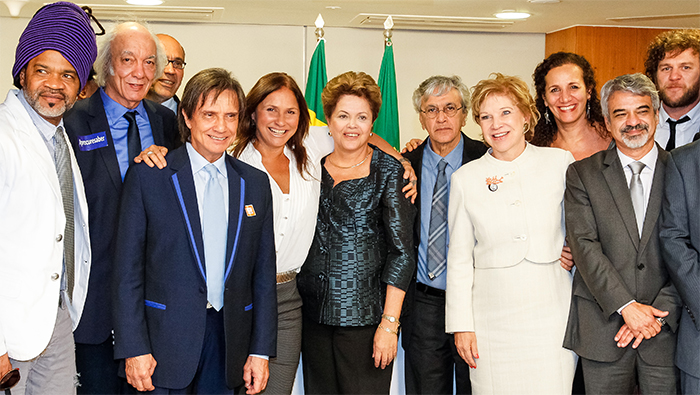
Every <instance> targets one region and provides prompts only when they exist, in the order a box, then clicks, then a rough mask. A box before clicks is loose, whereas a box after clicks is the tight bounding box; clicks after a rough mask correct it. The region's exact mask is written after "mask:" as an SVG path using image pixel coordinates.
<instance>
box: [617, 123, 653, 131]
mask: <svg viewBox="0 0 700 395" xmlns="http://www.w3.org/2000/svg"><path fill="white" fill-rule="evenodd" d="M633 130H639V131H645V132H648V131H649V125H647V124H646V123H638V124H636V125H627V126H625V127H624V128H622V129H620V132H622V133H629V132H631V131H633Z"/></svg>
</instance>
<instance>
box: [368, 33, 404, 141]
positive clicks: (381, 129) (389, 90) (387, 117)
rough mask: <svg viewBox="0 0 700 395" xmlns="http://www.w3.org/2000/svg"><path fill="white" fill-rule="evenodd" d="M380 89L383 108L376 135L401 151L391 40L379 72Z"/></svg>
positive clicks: (386, 46) (377, 121) (377, 122)
mask: <svg viewBox="0 0 700 395" xmlns="http://www.w3.org/2000/svg"><path fill="white" fill-rule="evenodd" d="M377 83H378V84H379V89H380V90H381V91H382V108H381V110H380V111H379V115H378V116H377V120H376V121H375V122H374V133H376V134H377V135H378V136H380V137H381V138H383V139H384V140H386V141H387V142H388V143H389V144H391V146H392V147H394V148H395V149H397V150H398V149H399V103H398V95H397V94H396V68H395V67H394V46H393V45H392V43H391V39H389V40H387V42H386V45H385V46H384V57H383V58H382V66H381V68H380V70H379V80H378V81H377Z"/></svg>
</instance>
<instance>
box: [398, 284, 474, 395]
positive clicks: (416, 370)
mask: <svg viewBox="0 0 700 395" xmlns="http://www.w3.org/2000/svg"><path fill="white" fill-rule="evenodd" d="M402 321H403V325H404V327H406V326H408V325H410V327H411V328H410V332H407V331H404V332H403V336H406V335H407V334H408V335H409V336H410V338H408V339H406V340H404V342H403V343H404V345H406V346H407V347H405V348H404V352H405V360H404V363H405V375H406V393H407V394H448V395H452V394H453V388H452V387H453V382H456V384H457V394H471V393H472V388H471V383H470V382H469V365H467V363H466V362H464V360H463V359H462V358H461V357H460V356H459V354H458V353H457V349H456V348H455V342H454V336H452V335H449V334H446V333H445V297H444V296H438V295H429V294H426V293H424V292H421V291H416V293H415V299H414V303H413V309H412V310H411V313H410V315H409V316H407V317H405V318H404V319H403V320H402ZM409 333H410V334H409Z"/></svg>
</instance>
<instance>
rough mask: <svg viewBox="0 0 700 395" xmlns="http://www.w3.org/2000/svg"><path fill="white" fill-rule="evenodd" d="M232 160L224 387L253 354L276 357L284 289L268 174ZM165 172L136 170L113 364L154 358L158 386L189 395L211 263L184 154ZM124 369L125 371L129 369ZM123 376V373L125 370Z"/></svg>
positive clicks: (125, 214)
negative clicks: (208, 263)
mask: <svg viewBox="0 0 700 395" xmlns="http://www.w3.org/2000/svg"><path fill="white" fill-rule="evenodd" d="M224 155H225V157H226V169H227V175H228V190H229V196H228V201H229V206H228V207H229V210H228V237H227V246H226V266H225V272H224V273H225V278H224V285H225V288H224V308H223V310H222V311H223V314H224V331H225V343H226V382H227V384H228V386H229V387H230V388H234V387H237V386H239V385H241V384H242V383H243V366H244V364H245V361H246V359H247V358H248V355H249V354H260V355H268V356H270V357H274V356H275V354H276V349H277V348H276V339H277V284H276V278H275V273H276V264H275V241H274V229H273V225H272V221H273V220H272V218H273V213H272V195H271V193H270V183H269V181H268V177H267V175H266V174H265V173H263V172H261V171H259V170H257V169H254V168H253V167H251V166H249V165H246V164H245V163H243V162H241V161H239V160H238V159H235V158H233V157H231V156H229V155H226V154H224ZM167 161H168V167H166V168H165V169H163V170H159V169H158V168H150V167H148V166H146V165H145V164H138V165H134V166H132V167H131V168H129V171H128V172H127V175H126V178H125V180H124V192H123V194H122V203H123V204H122V205H121V208H120V210H119V230H118V233H117V241H116V245H117V253H116V257H115V267H114V284H113V290H114V292H113V300H112V302H113V308H114V309H113V314H114V337H115V345H114V357H115V358H117V359H122V358H128V357H134V356H138V355H143V354H147V353H151V354H153V357H154V358H155V360H156V362H157V363H158V366H157V367H156V369H155V372H154V374H153V376H152V378H153V384H154V385H155V386H158V387H165V388H184V387H185V386H187V385H188V384H189V383H190V382H191V381H192V379H193V378H194V375H195V373H196V372H197V367H198V363H199V357H200V354H201V353H202V344H203V342H204V337H205V328H206V322H207V309H206V306H207V290H206V285H207V284H206V280H205V278H206V277H205V276H206V262H205V256H204V241H203V239H202V230H201V220H200V215H199V208H198V206H197V194H196V190H195V185H194V178H193V176H192V166H191V163H190V159H189V156H188V154H187V149H186V148H185V147H181V148H179V149H177V150H175V151H173V152H171V153H169V154H168V156H167ZM122 366H123V364H122ZM119 374H120V375H122V376H123V375H124V369H123V368H121V369H120V370H119Z"/></svg>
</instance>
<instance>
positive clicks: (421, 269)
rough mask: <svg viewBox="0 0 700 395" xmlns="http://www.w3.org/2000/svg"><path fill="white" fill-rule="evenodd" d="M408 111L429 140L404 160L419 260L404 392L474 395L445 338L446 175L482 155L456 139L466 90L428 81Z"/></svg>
mask: <svg viewBox="0 0 700 395" xmlns="http://www.w3.org/2000/svg"><path fill="white" fill-rule="evenodd" d="M413 106H414V108H415V109H416V112H418V117H419V119H420V123H421V126H422V127H423V129H424V130H425V131H427V132H428V138H427V139H426V140H425V141H424V142H423V143H422V144H421V145H420V146H419V147H418V148H416V149H415V150H413V151H412V152H409V153H407V154H405V157H406V158H407V159H408V160H410V162H411V165H412V166H413V168H414V169H415V170H416V175H417V176H418V186H417V187H418V191H419V193H418V199H416V207H418V209H419V215H418V217H417V220H416V223H415V229H414V245H415V248H416V254H417V257H418V267H417V271H416V276H415V281H413V282H412V283H411V285H410V286H409V290H408V292H407V293H406V298H405V300H404V311H403V313H402V314H401V316H402V317H403V319H402V321H403V326H402V328H403V332H402V339H403V340H402V345H403V348H404V351H405V354H406V358H405V366H406V393H408V394H452V393H453V389H452V383H453V381H455V380H454V379H453V372H454V373H455V374H456V383H457V393H458V394H468V393H471V384H470V382H469V367H468V366H467V364H466V363H465V362H464V360H462V358H460V357H459V354H457V351H456V349H455V346H454V339H453V336H452V335H448V334H446V333H445V284H446V281H445V279H446V274H447V273H446V271H445V268H446V263H447V242H448V240H447V238H448V236H447V204H448V201H447V197H448V196H449V188H450V176H451V175H452V173H453V172H454V171H455V170H457V169H458V168H459V167H460V166H462V165H463V164H464V163H467V162H469V161H471V160H474V159H477V158H479V157H481V156H482V155H483V154H484V153H485V152H486V146H484V144H483V143H481V142H478V141H475V140H472V139H470V138H469V137H467V136H466V135H464V133H461V128H462V127H463V126H464V125H465V123H466V120H467V113H468V112H469V90H468V89H467V87H466V86H465V85H464V84H463V83H462V80H461V79H460V78H459V77H457V76H453V77H444V76H433V77H430V78H428V79H427V80H425V81H423V82H422V83H421V84H420V86H419V87H418V89H416V91H415V92H413Z"/></svg>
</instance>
